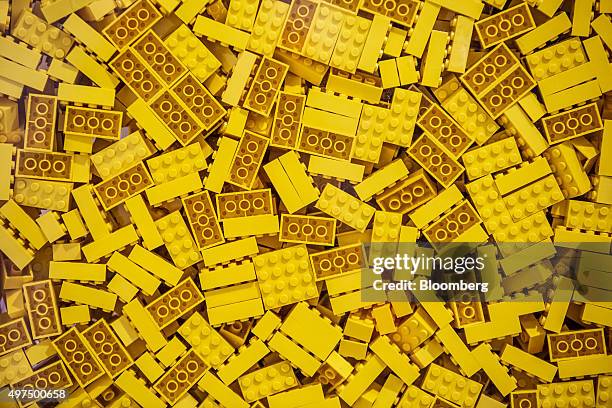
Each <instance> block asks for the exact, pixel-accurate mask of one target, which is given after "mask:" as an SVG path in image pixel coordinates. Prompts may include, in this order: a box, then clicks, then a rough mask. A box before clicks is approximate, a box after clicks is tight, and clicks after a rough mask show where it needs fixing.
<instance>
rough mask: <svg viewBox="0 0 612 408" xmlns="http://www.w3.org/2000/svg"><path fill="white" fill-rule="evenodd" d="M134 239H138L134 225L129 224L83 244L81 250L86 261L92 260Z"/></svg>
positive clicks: (130, 242) (119, 248)
mask: <svg viewBox="0 0 612 408" xmlns="http://www.w3.org/2000/svg"><path fill="white" fill-rule="evenodd" d="M136 241H138V235H137V234H136V230H135V229H134V227H133V226H132V225H131V224H130V225H127V226H125V227H123V228H120V229H118V230H117V231H114V232H112V233H110V234H108V235H105V236H104V237H103V238H101V239H98V240H96V241H94V242H92V243H90V244H87V245H85V246H84V247H83V248H82V249H81V250H82V251H83V255H85V258H86V259H87V261H88V262H94V261H97V260H98V259H100V258H103V257H107V256H109V255H110V254H111V253H112V252H113V251H117V250H121V249H122V248H124V247H126V246H128V245H130V244H133V243H135V242H136Z"/></svg>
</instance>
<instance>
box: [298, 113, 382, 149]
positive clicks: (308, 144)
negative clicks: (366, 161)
mask: <svg viewBox="0 0 612 408" xmlns="http://www.w3.org/2000/svg"><path fill="white" fill-rule="evenodd" d="M330 115H331V116H332V117H335V116H338V115H333V114H330ZM368 115H369V116H372V115H373V113H369V114H368ZM345 119H346V118H345ZM365 139H366V140H365V141H368V138H367V136H366V137H365ZM380 140H381V139H380V138H376V141H377V142H380ZM354 144H355V138H354V135H352V136H346V135H340V134H336V133H332V132H329V131H326V130H321V129H315V128H311V127H308V126H303V127H302V129H301V131H300V136H299V140H298V146H297V149H298V150H300V151H303V152H306V153H311V154H315V155H320V156H325V157H330V158H335V159H340V160H349V158H350V156H351V154H352V151H353V146H354ZM379 144H380V143H379ZM377 148H378V149H380V146H377ZM364 152H367V151H366V150H365V149H364ZM376 154H377V155H378V153H377V152H376Z"/></svg>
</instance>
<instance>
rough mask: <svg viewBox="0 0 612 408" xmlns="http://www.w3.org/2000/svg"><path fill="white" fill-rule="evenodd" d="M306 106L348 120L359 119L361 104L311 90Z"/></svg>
mask: <svg viewBox="0 0 612 408" xmlns="http://www.w3.org/2000/svg"><path fill="white" fill-rule="evenodd" d="M306 106H309V107H311V108H315V109H319V110H323V111H326V112H332V113H336V114H338V115H342V116H348V117H350V118H359V115H361V109H362V107H363V104H362V103H360V102H358V101H355V100H351V99H347V98H344V97H342V96H337V95H334V94H331V93H326V92H323V91H321V90H320V89H319V88H312V89H311V90H310V92H308V96H307V97H306Z"/></svg>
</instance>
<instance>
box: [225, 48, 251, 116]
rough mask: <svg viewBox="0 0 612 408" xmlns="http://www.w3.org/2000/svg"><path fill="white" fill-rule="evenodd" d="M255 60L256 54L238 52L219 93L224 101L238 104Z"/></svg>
mask: <svg viewBox="0 0 612 408" xmlns="http://www.w3.org/2000/svg"><path fill="white" fill-rule="evenodd" d="M256 60H257V56H256V55H255V54H253V53H251V52H248V51H244V52H242V53H240V55H239V56H238V59H237V61H236V63H235V64H234V67H233V69H232V75H231V76H230V77H229V78H228V80H227V84H226V87H225V90H224V91H223V93H222V95H221V98H222V100H223V102H224V103H227V104H229V105H232V106H238V104H239V103H240V100H241V99H242V96H243V92H244V88H245V87H246V85H247V81H248V80H249V77H250V75H251V72H252V71H253V68H254V67H255V63H256Z"/></svg>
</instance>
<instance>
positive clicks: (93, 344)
mask: <svg viewBox="0 0 612 408" xmlns="http://www.w3.org/2000/svg"><path fill="white" fill-rule="evenodd" d="M82 336H83V338H84V339H85V341H86V342H87V343H88V346H89V347H90V348H91V350H92V351H93V352H94V353H95V354H96V355H97V356H98V359H99V360H100V362H101V364H102V367H103V368H104V370H105V371H106V372H107V373H108V374H109V375H110V376H111V377H116V376H117V375H119V374H120V373H121V372H123V371H124V370H126V369H127V368H128V367H129V366H130V365H132V363H133V360H132V357H131V356H130V355H129V354H128V352H127V350H126V349H125V348H124V347H123V345H122V344H121V342H120V341H119V339H118V338H117V336H116V335H115V334H114V333H113V332H112V330H111V329H110V326H109V325H108V323H107V322H106V320H104V319H100V320H98V321H97V322H96V323H94V324H93V325H92V326H90V327H89V328H87V329H86V330H84V331H83V332H82ZM109 354H110V355H109Z"/></svg>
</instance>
